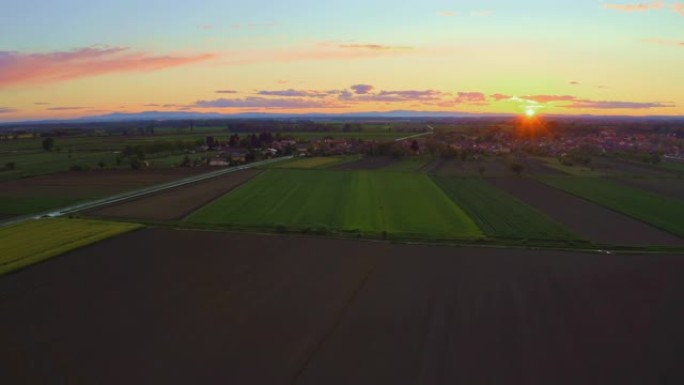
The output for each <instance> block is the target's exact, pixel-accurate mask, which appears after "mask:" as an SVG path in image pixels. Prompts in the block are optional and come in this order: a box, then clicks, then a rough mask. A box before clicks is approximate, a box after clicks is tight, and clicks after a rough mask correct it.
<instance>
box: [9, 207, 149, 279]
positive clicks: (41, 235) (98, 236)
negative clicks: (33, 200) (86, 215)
mask: <svg viewBox="0 0 684 385" xmlns="http://www.w3.org/2000/svg"><path fill="white" fill-rule="evenodd" d="M139 227H140V226H139V225H135V224H128V223H110V222H102V221H92V220H83V219H42V220H37V221H30V222H25V223H22V224H18V225H14V226H9V227H4V228H1V229H0V245H2V254H1V255H0V275H1V274H5V273H8V272H10V271H14V270H17V269H20V268H22V267H25V266H28V265H30V264H34V263H37V262H40V261H43V260H45V259H48V258H51V257H54V256H57V255H60V254H63V253H66V252H68V251H70V250H74V249H77V248H79V247H83V246H85V245H89V244H92V243H95V242H98V241H101V240H103V239H106V238H109V237H112V236H115V235H118V234H122V233H125V232H128V231H132V230H135V229H137V228H139Z"/></svg>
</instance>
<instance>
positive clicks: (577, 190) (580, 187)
mask: <svg viewBox="0 0 684 385" xmlns="http://www.w3.org/2000/svg"><path fill="white" fill-rule="evenodd" d="M539 179H540V180H541V181H542V182H544V183H546V184H548V185H550V186H553V187H556V188H559V189H561V190H565V191H567V192H569V193H571V194H574V195H577V196H580V197H582V198H585V199H587V200H590V201H592V202H595V203H598V204H600V205H602V206H605V207H608V208H610V209H611V210H615V211H618V212H621V213H623V214H626V215H629V216H631V217H633V218H636V219H639V220H641V221H644V222H647V223H649V224H651V225H653V226H656V227H658V228H660V229H663V230H665V231H669V232H671V233H673V234H676V235H678V236H680V237H684V200H680V199H673V198H668V197H665V196H660V195H658V194H653V193H650V192H648V191H644V190H640V189H636V188H633V187H629V186H626V185H622V184H619V183H615V182H612V181H610V180H607V179H604V178H592V177H546V178H539Z"/></svg>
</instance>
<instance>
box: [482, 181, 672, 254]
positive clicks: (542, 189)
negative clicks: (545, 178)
mask: <svg viewBox="0 0 684 385" xmlns="http://www.w3.org/2000/svg"><path fill="white" fill-rule="evenodd" d="M489 181H490V182H491V183H493V184H494V185H495V186H497V187H499V188H501V189H503V190H504V191H506V192H508V193H510V194H512V195H514V196H515V197H516V198H518V199H520V200H522V201H523V202H525V203H527V204H529V205H531V206H532V207H535V208H537V209H538V210H540V211H542V212H544V213H545V214H546V215H548V216H550V217H551V218H553V219H555V220H556V221H558V222H560V223H562V224H564V225H565V226H567V227H568V228H569V229H570V230H572V231H573V232H575V233H576V234H579V235H580V236H582V237H584V238H586V239H589V240H591V241H595V242H602V243H612V244H622V245H669V246H682V245H684V239H681V238H679V237H677V236H675V235H672V234H669V233H667V232H665V231H662V230H660V229H657V228H655V227H652V226H649V225H647V224H645V223H643V222H640V221H637V220H636V219H632V218H630V217H627V216H625V215H623V214H619V213H616V212H614V211H611V210H609V209H607V208H604V207H602V206H599V205H597V204H594V203H592V202H589V201H586V200H583V199H581V198H578V197H576V196H574V195H572V194H569V193H566V192H564V191H561V190H558V189H555V188H553V187H550V186H547V185H545V184H543V183H541V182H539V181H536V180H534V179H531V178H525V177H509V178H491V179H489Z"/></svg>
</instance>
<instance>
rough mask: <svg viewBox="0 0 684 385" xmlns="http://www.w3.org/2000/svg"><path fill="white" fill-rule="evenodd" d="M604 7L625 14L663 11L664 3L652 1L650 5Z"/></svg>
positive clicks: (609, 5) (613, 5)
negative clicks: (655, 10)
mask: <svg viewBox="0 0 684 385" xmlns="http://www.w3.org/2000/svg"><path fill="white" fill-rule="evenodd" d="M603 7H604V8H606V9H612V10H616V11H623V12H643V11H650V10H654V9H661V8H663V2H662V1H658V0H657V1H651V2H650V3H640V4H605V5H604V6H603Z"/></svg>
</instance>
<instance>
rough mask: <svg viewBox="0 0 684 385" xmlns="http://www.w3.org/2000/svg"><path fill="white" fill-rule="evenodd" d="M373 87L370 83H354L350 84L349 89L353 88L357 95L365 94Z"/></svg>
mask: <svg viewBox="0 0 684 385" xmlns="http://www.w3.org/2000/svg"><path fill="white" fill-rule="evenodd" d="M374 88H375V87H373V86H372V85H370V84H354V85H353V86H351V89H352V90H354V93H356V94H358V95H365V94H367V93H369V92H371V91H373V89H374Z"/></svg>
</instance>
